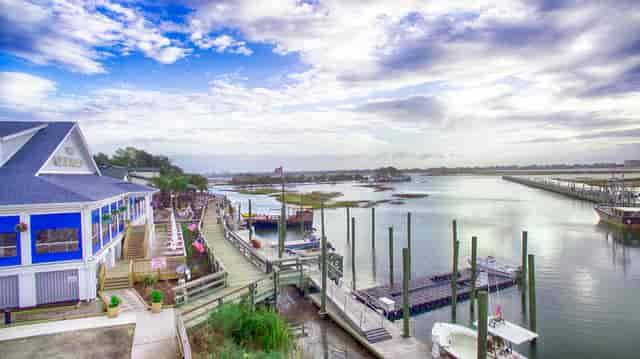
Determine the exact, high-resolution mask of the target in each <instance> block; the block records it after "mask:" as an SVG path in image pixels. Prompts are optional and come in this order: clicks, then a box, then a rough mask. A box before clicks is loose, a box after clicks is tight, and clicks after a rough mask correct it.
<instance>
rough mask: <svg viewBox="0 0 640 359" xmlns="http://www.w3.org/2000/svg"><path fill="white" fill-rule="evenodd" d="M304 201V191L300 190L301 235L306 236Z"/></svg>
mask: <svg viewBox="0 0 640 359" xmlns="http://www.w3.org/2000/svg"><path fill="white" fill-rule="evenodd" d="M303 201H304V196H303V195H302V192H300V235H302V236H304V206H303V205H302V202H303Z"/></svg>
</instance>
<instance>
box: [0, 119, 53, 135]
mask: <svg viewBox="0 0 640 359" xmlns="http://www.w3.org/2000/svg"><path fill="white" fill-rule="evenodd" d="M44 124H45V123H44V122H30V121H29V122H27V121H0V138H2V137H8V136H11V135H15V134H18V133H20V132H24V131H27V130H30V129H35V128H36V127H39V126H42V125H44Z"/></svg>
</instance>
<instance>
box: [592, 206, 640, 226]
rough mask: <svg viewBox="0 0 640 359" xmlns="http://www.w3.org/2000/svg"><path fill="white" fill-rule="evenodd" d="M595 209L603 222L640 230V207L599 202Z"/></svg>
mask: <svg viewBox="0 0 640 359" xmlns="http://www.w3.org/2000/svg"><path fill="white" fill-rule="evenodd" d="M594 210H595V211H596V213H597V214H598V217H600V220H601V221H603V222H606V223H608V224H612V225H614V226H618V227H624V228H626V229H630V230H634V231H637V230H640V207H636V206H634V207H622V206H614V205H607V204H597V205H596V206H595V207H594Z"/></svg>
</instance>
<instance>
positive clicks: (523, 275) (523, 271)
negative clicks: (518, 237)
mask: <svg viewBox="0 0 640 359" xmlns="http://www.w3.org/2000/svg"><path fill="white" fill-rule="evenodd" d="M528 237H529V233H528V232H527V231H522V265H521V268H520V269H521V272H520V285H521V288H522V290H521V291H520V294H521V296H520V300H521V302H522V312H523V313H526V312H527V309H526V308H527V275H528V274H527V250H528V248H527V246H528V243H527V242H528Z"/></svg>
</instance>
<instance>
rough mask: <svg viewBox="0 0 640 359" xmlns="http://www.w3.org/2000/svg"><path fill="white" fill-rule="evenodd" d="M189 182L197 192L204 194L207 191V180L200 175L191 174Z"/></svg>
mask: <svg viewBox="0 0 640 359" xmlns="http://www.w3.org/2000/svg"><path fill="white" fill-rule="evenodd" d="M189 181H190V183H191V184H192V185H194V186H196V187H197V188H198V191H202V192H204V191H206V190H207V189H209V180H207V178H206V177H204V176H202V175H199V174H193V175H191V176H190V178H189Z"/></svg>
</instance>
